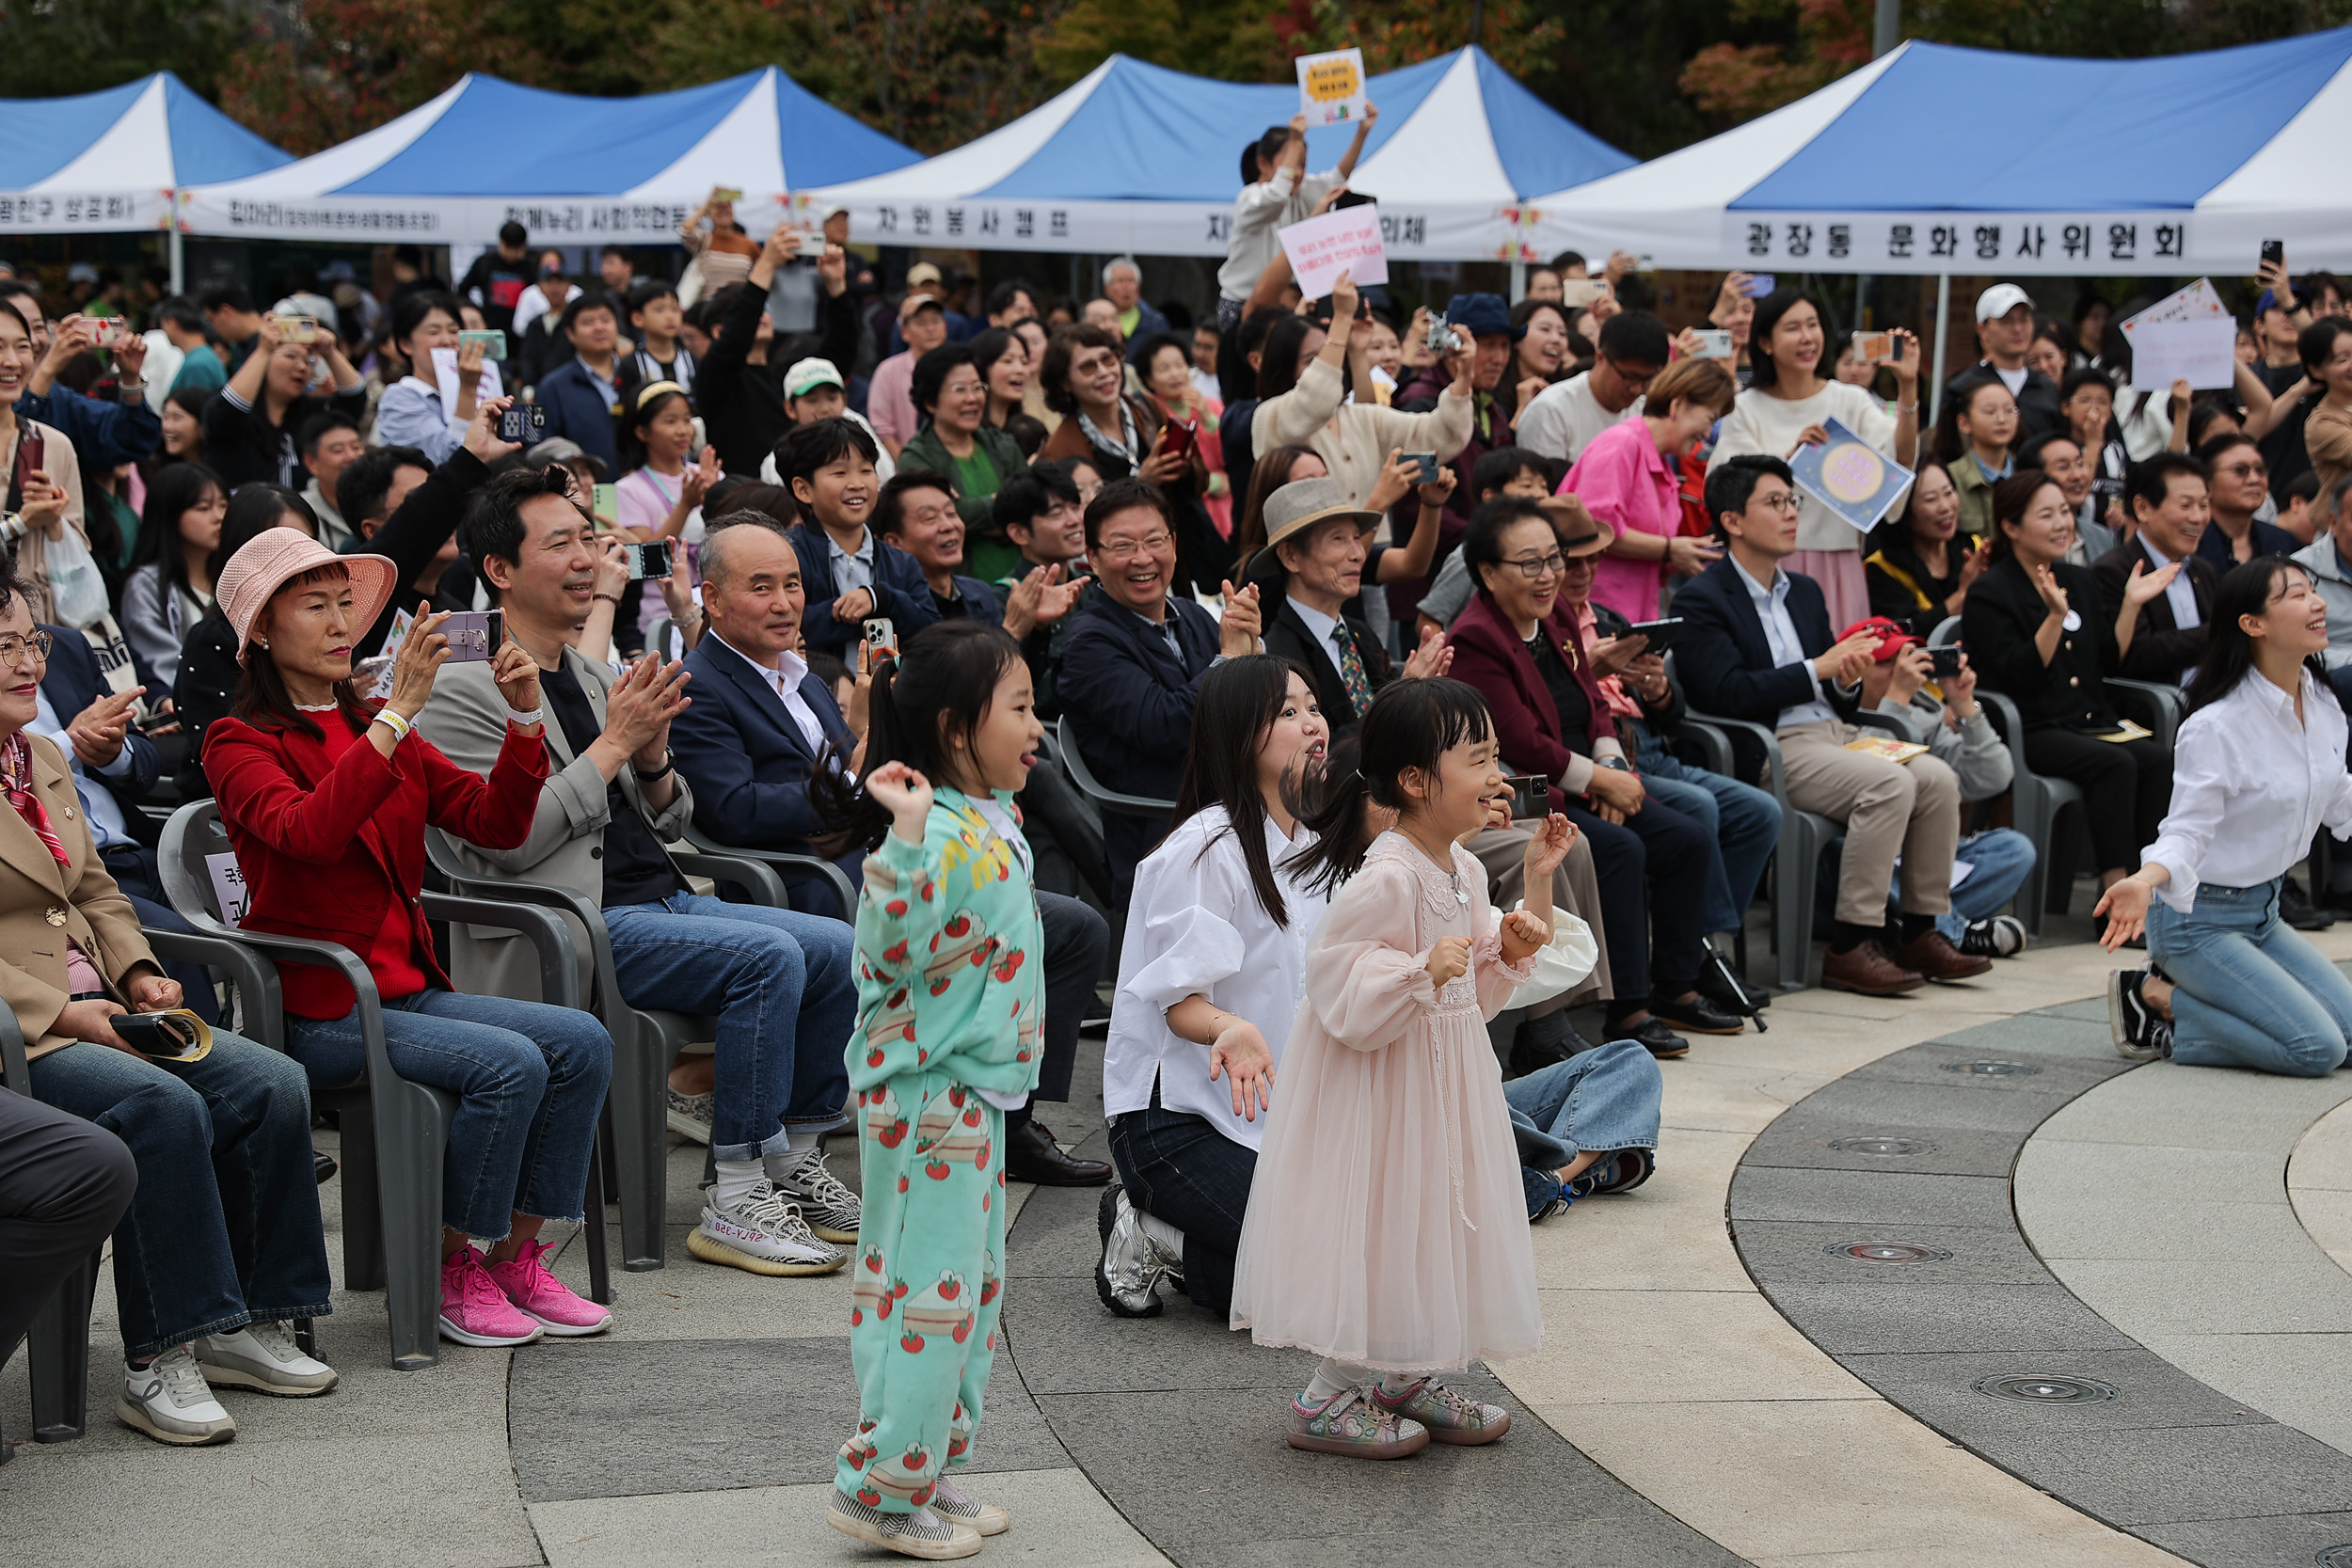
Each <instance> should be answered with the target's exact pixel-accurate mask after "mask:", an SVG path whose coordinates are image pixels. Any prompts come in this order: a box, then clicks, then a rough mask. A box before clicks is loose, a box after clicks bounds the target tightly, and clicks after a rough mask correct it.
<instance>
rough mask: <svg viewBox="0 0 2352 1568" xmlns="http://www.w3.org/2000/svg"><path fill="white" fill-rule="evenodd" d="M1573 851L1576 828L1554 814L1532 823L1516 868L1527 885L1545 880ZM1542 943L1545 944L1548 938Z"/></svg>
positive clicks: (1562, 815) (1560, 815) (1562, 814)
mask: <svg viewBox="0 0 2352 1568" xmlns="http://www.w3.org/2000/svg"><path fill="white" fill-rule="evenodd" d="M1575 847H1576V824H1575V823H1573V822H1571V821H1569V820H1568V819H1567V816H1566V815H1565V813H1562V812H1556V811H1555V812H1553V813H1552V814H1551V815H1550V816H1547V817H1545V818H1544V819H1543V820H1542V821H1541V822H1538V823H1536V824H1535V836H1534V837H1533V838H1531V839H1529V840H1528V841H1527V848H1526V849H1525V850H1524V851H1522V852H1521V855H1520V865H1521V868H1522V869H1523V870H1524V871H1525V872H1526V873H1527V878H1528V881H1529V883H1530V885H1534V883H1536V882H1538V881H1541V880H1545V879H1549V877H1550V876H1551V874H1552V873H1553V872H1554V871H1557V870H1559V869H1560V863H1561V862H1562V861H1564V860H1566V859H1567V858H1568V851H1569V850H1571V849H1573V848H1575ZM1546 940H1547V941H1548V940H1549V937H1548V936H1547V938H1546Z"/></svg>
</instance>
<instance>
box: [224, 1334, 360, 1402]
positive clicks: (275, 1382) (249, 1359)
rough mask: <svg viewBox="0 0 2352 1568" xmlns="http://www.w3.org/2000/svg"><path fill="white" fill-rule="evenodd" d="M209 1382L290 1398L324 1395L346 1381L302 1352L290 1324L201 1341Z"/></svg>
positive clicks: (333, 1370)
mask: <svg viewBox="0 0 2352 1568" xmlns="http://www.w3.org/2000/svg"><path fill="white" fill-rule="evenodd" d="M196 1358H197V1360H198V1361H199V1363H201V1364H202V1365H203V1367H204V1369H205V1380H206V1381H207V1382H209V1383H214V1384H224V1385H227V1386H230V1387H236V1388H253V1389H258V1390H259V1391H260V1392H262V1393H264V1394H278V1395H281V1396H283V1397H285V1398H288V1399H308V1398H310V1396H311V1395H313V1394H324V1393H326V1392H328V1391H329V1390H331V1389H332V1388H333V1387H334V1386H335V1385H336V1384H337V1383H338V1382H340V1381H342V1380H341V1379H340V1378H338V1377H337V1376H336V1375H335V1369H334V1368H332V1367H330V1366H328V1365H327V1364H326V1362H324V1361H319V1360H314V1359H313V1358H311V1357H310V1356H308V1355H305V1354H302V1347H301V1345H300V1344H298V1343H296V1342H295V1339H294V1324H292V1323H247V1324H246V1325H245V1326H244V1327H243V1328H241V1329H238V1330H237V1331H236V1332H235V1333H234V1334H207V1335H205V1336H204V1337H203V1338H200V1339H199V1340H197V1342H196Z"/></svg>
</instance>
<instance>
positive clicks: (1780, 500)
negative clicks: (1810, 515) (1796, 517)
mask: <svg viewBox="0 0 2352 1568" xmlns="http://www.w3.org/2000/svg"><path fill="white" fill-rule="evenodd" d="M1756 504H1757V505H1759V506H1761V507H1763V508H1764V510H1765V511H1767V512H1789V513H1793V512H1795V511H1797V510H1798V508H1799V506H1800V504H1801V503H1800V502H1799V501H1798V499H1797V498H1796V497H1795V495H1793V494H1789V495H1779V496H1766V497H1764V498H1763V499H1761V500H1759V501H1758V502H1757V503H1756Z"/></svg>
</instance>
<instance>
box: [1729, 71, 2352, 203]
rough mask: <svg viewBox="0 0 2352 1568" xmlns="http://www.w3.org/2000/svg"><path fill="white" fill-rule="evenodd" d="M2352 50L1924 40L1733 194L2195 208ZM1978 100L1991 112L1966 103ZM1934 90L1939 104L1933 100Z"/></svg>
mask: <svg viewBox="0 0 2352 1568" xmlns="http://www.w3.org/2000/svg"><path fill="white" fill-rule="evenodd" d="M2347 59H2352V28H2339V29H2337V30H2335V31H2333V32H2328V33H2316V34H2307V35H2305V36H2303V37H2300V38H2291V39H2280V40H2277V41H2275V42H2270V43H2256V44H2249V45H2247V46H2245V47H2243V48H2238V49H2224V50H2216V51H2214V52H2211V53H2208V54H2201V55H2171V56H2166V57H2159V58H2155V59H2140V60H2076V59H2051V58H2047V57H2043V56H2040V55H2006V54H1999V53H1994V52H1992V51H1987V50H1978V49H1955V48H1951V47H1949V46H1947V45H1943V44H1932V43H1920V42H1916V41H1915V42H1913V43H1911V44H1910V45H1908V46H1907V47H1906V49H1905V51H1904V53H1903V55H1902V57H1901V58H1900V59H1898V60H1897V61H1895V62H1894V64H1893V65H1892V66H1890V67H1889V68H1888V69H1887V70H1886V71H1884V72H1883V74H1882V75H1881V76H1880V77H1879V78H1878V80H1876V81H1875V82H1873V83H1871V84H1870V86H1869V87H1867V88H1866V89H1865V90H1864V91H1863V93H1862V94H1861V96H1859V97H1858V98H1856V99H1855V100H1854V102H1853V103H1851V105H1850V106H1848V107H1847V108H1846V109H1845V111H1844V112H1843V113H1841V114H1839V115H1838V116H1837V117H1836V119H1833V120H1832V121H1831V122H1830V123H1829V124H1828V125H1827V126H1826V127H1824V128H1823V129H1822V131H1821V132H1820V134H1819V135H1816V136H1814V137H1813V139H1812V140H1811V141H1809V142H1807V143H1806V144H1805V145H1804V147H1803V148H1801V149H1800V150H1798V151H1797V152H1796V153H1795V154H1793V155H1792V156H1791V157H1789V158H1788V161H1787V162H1785V163H1783V164H1781V165H1780V166H1779V167H1777V168H1775V169H1774V170H1773V171H1772V173H1771V174H1769V175H1767V176H1766V177H1765V178H1763V179H1762V180H1760V181H1758V182H1756V184H1754V185H1753V186H1751V187H1749V189H1748V190H1747V191H1746V192H1745V193H1744V194H1742V195H1741V196H1740V197H1739V198H1736V199H1735V200H1733V201H1732V202H1731V203H1730V206H1731V208H1732V209H1734V210H1748V211H1789V212H1823V211H1838V212H1872V211H1882V210H1883V211H1891V212H1934V211H1944V210H1949V211H1956V212H1972V211H1991V210H1998V211H2008V212H2059V211H2068V210H2074V209H2078V208H2080V207H2082V206H2083V205H2084V184H2085V180H2084V175H2085V171H2086V170H2095V171H2096V178H2095V179H2094V180H2093V181H2092V183H2094V184H2096V185H2098V186H2099V187H2100V192H2101V200H2100V203H2099V205H2101V206H2103V207H2107V208H2112V209H2118V210H2138V211H2161V210H2164V209H2167V208H2188V207H2193V206H2195V205H2196V203H2197V201H2198V200H2199V198H2201V197H2203V196H2204V195H2205V194H2206V193H2207V192H2209V191H2211V190H2212V189H2213V188H2214V187H2215V186H2216V185H2218V184H2219V183H2220V182H2222V181H2223V180H2225V179H2227V178H2228V177H2229V176H2231V175H2232V174H2234V173H2235V172H2236V171H2237V170H2238V169H2239V168H2240V167H2242V166H2244V165H2245V164H2246V162H2247V161H2248V160H2249V158H2251V157H2252V156H2253V155H2254V153H2255V152H2257V151H2259V150H2261V149H2262V148H2263V147H2265V145H2267V144H2268V143H2269V142H2270V141H2271V140H2272V139H2273V138H2274V137H2276V136H2277V135H2279V133H2280V131H2281V130H2282V129H2284V127H2285V126H2286V123H2287V121H2289V120H2290V119H2294V118H2295V116H2296V114H2298V113H2299V112H2300V111H2301V110H2302V109H2303V107H2304V105H2305V104H2307V103H2310V102H2311V101H2312V97H2313V95H2314V94H2316V93H2317V92H2318V91H2319V90H2320V88H2321V87H2324V86H2326V85H2327V83H2328V81H2329V79H2330V78H2332V77H2333V76H2334V75H2335V74H2336V73H2337V71H2340V70H2342V69H2343V67H2344V63H2345V61H2346V60H2347ZM1968 103H1973V104H1978V105H1980V106H1981V108H1982V113H1981V114H1980V115H1977V114H1959V113H1954V112H1951V108H1950V106H1951V105H1955V104H1968ZM1922 105H1936V106H1938V107H1937V108H1936V109H1935V110H1934V112H1923V109H1922Z"/></svg>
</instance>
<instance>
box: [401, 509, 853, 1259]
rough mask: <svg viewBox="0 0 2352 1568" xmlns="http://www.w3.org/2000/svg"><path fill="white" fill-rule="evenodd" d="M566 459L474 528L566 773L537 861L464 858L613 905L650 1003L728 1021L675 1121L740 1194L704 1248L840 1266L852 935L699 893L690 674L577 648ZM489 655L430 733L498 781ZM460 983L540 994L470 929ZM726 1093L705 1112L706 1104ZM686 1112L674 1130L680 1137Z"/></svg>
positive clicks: (511, 944)
mask: <svg viewBox="0 0 2352 1568" xmlns="http://www.w3.org/2000/svg"><path fill="white" fill-rule="evenodd" d="M569 483H570V481H569V475H568V474H567V473H566V472H565V470H564V468H563V467H562V466H561V465H556V466H553V467H548V468H547V469H545V470H542V471H532V470H521V471H517V472H514V473H509V474H502V475H501V476H499V477H498V478H496V479H493V480H492V481H491V482H490V483H488V484H486V485H485V486H484V487H483V490H482V492H481V494H480V496H479V497H478V498H477V499H476V500H475V503H474V507H473V510H472V512H471V513H470V514H469V515H468V517H467V520H466V524H465V529H466V545H467V549H468V551H469V554H470V555H471V556H472V558H473V560H474V561H475V562H479V563H480V570H481V574H482V581H483V583H484V585H485V587H486V588H487V589H488V590H489V592H490V593H491V594H493V595H494V596H495V597H496V598H497V600H498V602H499V606H500V608H501V610H504V611H505V613H506V634H507V636H508V637H509V638H511V639H512V640H513V641H516V642H517V643H519V644H521V646H522V647H523V649H524V650H525V651H526V652H528V653H530V654H531V655H532V657H534V658H536V659H537V660H538V661H539V667H540V670H541V675H540V690H541V692H542V694H543V699H542V700H543V701H544V703H545V705H546V709H547V712H546V715H545V717H546V721H547V738H548V752H549V753H550V757H549V766H550V768H551V769H552V770H551V771H550V773H549V774H548V782H547V784H546V785H545V787H544V788H543V789H542V790H541V792H540V797H539V809H538V815H537V816H536V818H535V819H534V820H533V822H532V831H531V836H530V837H529V838H528V839H527V840H525V841H524V843H523V844H522V846H521V847H519V848H516V849H509V850H490V849H483V848H480V847H475V846H472V845H463V846H461V847H460V853H461V854H462V855H463V857H464V858H465V860H466V861H467V862H468V863H469V865H471V866H472V867H473V868H474V869H476V870H478V871H481V872H483V873H484V874H485V875H486V876H489V877H492V878H497V877H500V876H511V877H516V878H522V879H528V880H531V881H535V882H547V883H553V884H556V885H559V886H562V887H565V888H568V889H570V890H572V891H573V892H575V893H578V894H580V895H582V896H583V897H586V898H588V899H591V900H593V901H594V902H595V903H596V907H597V908H598V909H599V910H600V911H602V912H603V915H604V923H605V926H606V927H607V929H608V930H609V931H610V932H611V934H612V958H613V967H614V969H615V971H616V973H617V976H618V979H619V983H620V990H621V995H622V997H623V999H624V1000H626V1001H627V1002H628V1004H629V1005H630V1006H638V1007H659V1008H665V1009H669V1010H672V1011H676V1012H685V1013H712V1014H716V1015H718V1018H719V1029H718V1039H717V1041H716V1051H715V1053H714V1083H713V1085H712V1092H711V1093H710V1094H708V1095H707V1096H695V1097H690V1096H686V1095H682V1094H681V1093H680V1092H679V1079H680V1076H681V1075H680V1074H679V1073H675V1072H674V1073H673V1074H672V1078H671V1091H670V1098H671V1104H672V1107H673V1111H674V1113H677V1112H681V1111H682V1112H684V1113H685V1115H686V1117H687V1118H688V1120H689V1121H690V1124H694V1123H701V1124H707V1125H704V1126H702V1127H701V1129H700V1135H701V1136H702V1137H703V1138H704V1139H705V1141H707V1142H708V1143H709V1144H710V1146H711V1154H712V1157H713V1159H714V1160H715V1162H716V1164H717V1169H718V1181H717V1184H716V1185H715V1186H714V1187H713V1188H712V1190H711V1193H710V1197H709V1202H708V1203H707V1206H706V1207H705V1208H704V1210H703V1213H702V1224H701V1225H700V1226H699V1227H697V1228H696V1229H695V1231H694V1233H693V1235H691V1237H689V1238H688V1240H687V1246H688V1249H689V1250H690V1251H691V1252H692V1253H693V1254H694V1256H695V1257H697V1258H701V1259H705V1260H706V1261H708V1262H714V1263H726V1264H731V1265H733V1266H734V1267H737V1268H740V1269H746V1270H749V1271H750V1272H752V1273H754V1274H765V1275H795V1274H824V1273H829V1272H831V1271H832V1270H834V1269H837V1268H839V1267H840V1266H841V1264H842V1263H843V1262H844V1261H845V1254H843V1253H842V1252H841V1251H840V1250H839V1249H838V1248H837V1247H835V1246H833V1245H829V1244H828V1243H835V1242H849V1241H853V1240H855V1239H856V1236H857V1227H858V1200H857V1197H856V1195H854V1194H852V1193H851V1192H850V1190H849V1189H848V1188H846V1187H844V1186H843V1185H842V1184H841V1183H840V1182H839V1181H838V1180H835V1179H834V1176H833V1175H832V1173H831V1172H829V1171H828V1170H826V1168H825V1155H824V1153H823V1151H822V1150H821V1149H820V1148H818V1135H819V1134H821V1133H823V1132H829V1131H831V1130H832V1129H834V1128H835V1127H839V1126H842V1125H844V1124H845V1123H846V1122H847V1120H848V1117H847V1116H846V1115H845V1114H844V1106H845V1104H846V1102H847V1101H848V1098H849V1076H848V1072H847V1069H846V1068H845V1066H844V1063H843V1056H842V1050H843V1046H844V1045H845V1043H846V1042H847V1040H848V1038H849V1034H850V1025H851V1023H852V1022H854V1019H855V1015H856V1011H857V984H856V978H855V974H854V960H853V958H852V957H851V949H852V946H853V942H852V940H851V935H850V927H849V926H848V925H846V924H844V923H843V922H841V921H839V920H834V919H829V918H826V917H824V916H819V915H809V914H801V913H797V912H795V911H791V910H777V909H769V908H766V907H764V906H759V905H752V904H728V903H723V902H721V901H720V900H718V899H716V898H705V897H700V896H697V895H695V894H694V893H693V892H692V891H691V889H690V888H689V887H688V885H687V883H686V879H684V878H683V877H682V876H681V875H679V873H678V870H677V868H676V866H675V864H674V863H672V862H671V860H670V856H669V852H668V851H667V850H666V849H665V848H664V847H663V845H664V844H665V843H666V842H668V841H671V840H674V839H675V838H677V837H678V836H679V835H680V834H681V833H682V832H684V830H685V826H686V822H687V820H688V818H689V816H691V813H692V811H693V800H692V797H691V795H690V794H689V792H688V790H687V786H686V781H685V779H684V778H683V777H682V776H681V775H680V774H679V773H678V772H677V770H676V768H675V767H674V766H673V764H672V760H671V755H670V721H672V720H673V719H674V718H675V717H676V716H677V714H678V713H679V712H681V711H682V710H683V709H684V708H685V707H686V705H687V704H688V702H689V701H690V699H689V698H688V697H687V695H686V685H687V680H688V676H687V674H686V673H685V671H684V670H683V669H682V668H681V667H680V666H679V665H676V664H671V665H668V666H667V667H666V668H665V667H664V666H663V665H662V664H661V663H660V660H659V659H658V658H649V659H647V660H645V661H644V662H643V663H640V664H636V665H632V666H629V667H628V668H626V669H624V670H623V671H622V672H621V673H619V674H618V675H617V676H616V675H615V674H614V673H613V672H612V669H611V668H610V667H608V666H606V665H604V664H602V663H598V662H596V661H593V660H590V659H586V658H583V657H580V654H579V652H578V651H577V650H576V649H574V648H573V647H572V646H571V645H570V643H571V639H572V638H573V637H574V636H576V635H577V633H578V632H579V629H580V625H581V623H582V622H583V621H585V619H586V618H587V614H588V610H589V607H590V605H591V604H592V603H593V602H594V597H595V593H596V562H597V561H598V559H599V548H600V547H599V546H598V544H597V543H596V538H595V536H594V531H593V528H592V525H591V523H590V520H589V517H588V515H587V514H586V513H585V512H584V511H582V510H581V508H580V507H579V506H578V505H577V504H576V503H575V502H574V501H573V500H572V499H571V497H570V495H569V493H568V486H569ZM488 675H489V666H488V665H486V664H475V663H469V664H452V665H448V666H445V667H444V668H443V669H442V671H441V673H440V676H439V678H438V679H437V681H436V682H435V685H434V691H433V700H432V701H431V702H430V703H428V704H426V705H425V708H424V711H423V712H422V713H421V714H419V715H418V727H419V729H420V730H421V731H422V732H423V734H424V735H425V736H426V738H427V739H429V740H431V741H432V742H433V744H434V745H436V746H437V747H439V748H440V750H441V751H442V752H444V753H446V754H447V755H448V756H449V757H450V758H451V760H453V761H454V762H455V763H456V764H457V765H458V766H459V767H461V768H473V769H475V770H477V771H481V772H485V773H486V772H487V771H488V770H489V768H490V766H491V764H492V762H493V761H494V760H495V759H496V757H497V753H498V747H499V744H500V740H501V736H503V735H504V733H505V730H506V725H507V721H508V713H509V710H508V708H507V706H506V700H505V699H504V698H503V697H502V696H501V695H500V693H499V690H498V688H497V686H496V685H495V684H494V683H493V682H491V681H490V680H489V679H488ZM452 936H453V943H452V945H453V947H454V948H455V952H454V953H453V955H452V957H453V965H452V968H453V978H455V979H456V980H457V982H458V983H459V984H460V985H461V986H464V987H466V988H467V989H468V990H475V989H480V990H486V991H489V992H491V993H493V994H497V995H502V996H519V997H525V998H530V997H534V996H535V995H536V990H535V987H536V984H537V965H536V960H535V958H534V957H533V956H532V952H531V951H530V944H529V943H528V942H515V941H513V940H511V938H510V937H509V936H508V935H507V934H506V933H503V932H494V931H485V930H477V929H475V928H474V927H462V926H461V927H456V928H455V929H454V930H453V932H452ZM697 1100H699V1101H707V1105H708V1108H707V1110H704V1109H703V1108H702V1106H701V1105H699V1104H696V1103H694V1101H697ZM678 1119H679V1117H678V1116H677V1115H675V1114H674V1116H673V1120H672V1124H673V1125H674V1126H675V1125H677V1122H678Z"/></svg>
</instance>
